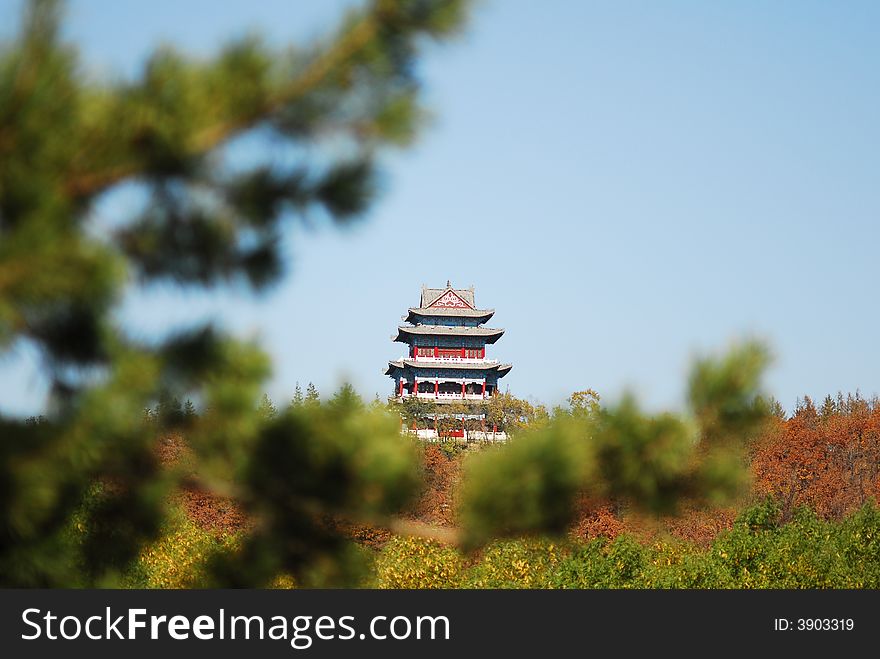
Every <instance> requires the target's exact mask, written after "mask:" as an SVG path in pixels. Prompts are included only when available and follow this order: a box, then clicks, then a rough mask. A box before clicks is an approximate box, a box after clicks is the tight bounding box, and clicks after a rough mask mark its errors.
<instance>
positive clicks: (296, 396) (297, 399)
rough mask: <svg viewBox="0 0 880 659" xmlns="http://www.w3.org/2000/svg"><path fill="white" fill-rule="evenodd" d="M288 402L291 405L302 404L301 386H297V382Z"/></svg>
mask: <svg viewBox="0 0 880 659" xmlns="http://www.w3.org/2000/svg"><path fill="white" fill-rule="evenodd" d="M290 404H291V405H292V406H293V407H299V406H300V405H302V404H303V392H302V387H300V386H299V382H297V383H296V389H294V390H293V398H292V399H291V401H290Z"/></svg>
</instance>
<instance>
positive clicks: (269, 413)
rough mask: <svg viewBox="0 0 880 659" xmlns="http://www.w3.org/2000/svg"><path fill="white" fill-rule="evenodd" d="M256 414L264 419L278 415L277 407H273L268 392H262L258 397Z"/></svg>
mask: <svg viewBox="0 0 880 659" xmlns="http://www.w3.org/2000/svg"><path fill="white" fill-rule="evenodd" d="M257 414H258V415H259V417H260V418H261V419H263V420H264V421H268V420H269V419H274V418H275V417H276V416H277V415H278V409H277V408H276V407H275V403H273V402H272V399H271V398H269V394H263V397H262V398H261V399H260V405H259V407H258V408H257Z"/></svg>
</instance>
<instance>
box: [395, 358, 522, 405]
mask: <svg viewBox="0 0 880 659" xmlns="http://www.w3.org/2000/svg"><path fill="white" fill-rule="evenodd" d="M438 361H439V360H424V361H420V360H413V359H401V360H397V361H392V362H388V369H387V370H386V371H385V374H386V375H390V376H391V377H392V378H393V379H394V394H395V395H396V396H397V398H399V399H403V398H412V397H415V398H419V399H425V400H430V401H434V402H437V403H453V402H461V401H480V400H485V399H488V398H490V397H491V396H493V395H495V394H496V393H497V392H498V380H499V379H500V378H502V377H504V376H505V375H507V373H508V371H510V369H511V366H510V364H500V363H499V362H496V361H488V360H484V361H461V362H460V363H457V364H451V363H448V362H447V363H442V364H441V363H438Z"/></svg>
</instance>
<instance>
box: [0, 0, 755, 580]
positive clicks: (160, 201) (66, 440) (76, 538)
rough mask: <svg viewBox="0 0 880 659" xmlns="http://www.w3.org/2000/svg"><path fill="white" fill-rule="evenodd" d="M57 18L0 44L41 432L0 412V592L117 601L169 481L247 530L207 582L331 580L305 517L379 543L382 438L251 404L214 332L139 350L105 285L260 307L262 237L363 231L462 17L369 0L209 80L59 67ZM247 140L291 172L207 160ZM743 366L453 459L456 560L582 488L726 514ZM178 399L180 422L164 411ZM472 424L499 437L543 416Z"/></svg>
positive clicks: (255, 395)
mask: <svg viewBox="0 0 880 659" xmlns="http://www.w3.org/2000/svg"><path fill="white" fill-rule="evenodd" d="M62 9H63V8H62V7H61V5H60V3H59V2H55V1H52V0H32V1H31V2H29V3H28V4H27V5H26V12H25V15H24V17H23V20H22V24H21V28H20V30H19V33H18V35H17V36H16V37H15V39H14V40H12V41H10V42H9V43H5V44H3V45H2V48H0V354H2V352H4V351H7V350H10V349H12V348H13V347H14V346H16V345H19V344H22V343H27V344H29V345H31V346H33V347H34V348H36V349H37V350H38V351H39V353H40V355H41V358H42V362H41V363H42V366H43V370H44V372H45V374H46V376H47V377H48V378H49V380H50V381H51V384H52V390H51V401H50V404H49V407H48V408H47V410H46V413H45V415H44V416H43V417H42V418H41V419H40V420H39V422H37V423H34V422H32V421H28V420H25V419H19V418H16V417H12V416H2V417H0V439H2V441H0V483H2V484H3V486H2V488H0V584H3V585H5V586H71V585H115V584H117V583H119V575H120V574H121V572H122V570H123V569H124V567H125V565H126V564H128V563H129V562H130V561H131V560H132V558H133V557H134V556H135V555H136V554H137V552H138V551H139V549H140V548H141V547H142V546H143V545H144V543H145V542H147V541H149V540H150V539H151V538H153V537H155V536H156V534H157V533H158V531H159V529H160V528H161V526H162V524H163V520H165V519H166V517H167V515H168V498H169V497H168V495H169V493H170V492H172V491H173V490H174V488H175V487H177V486H178V485H179V484H180V482H181V480H182V479H183V478H187V479H190V480H195V481H197V482H198V484H199V486H200V487H203V488H206V489H208V490H211V491H214V492H218V493H222V494H224V495H226V496H230V497H233V498H235V499H236V500H237V501H239V502H241V504H242V506H243V507H244V508H245V510H246V511H247V513H248V514H249V515H250V516H251V517H252V518H253V519H254V520H256V522H257V523H256V524H255V525H254V527H253V528H252V529H251V531H250V532H249V534H248V535H247V537H246V538H245V539H244V540H243V542H242V545H241V546H240V547H237V548H235V549H230V550H229V552H227V553H226V554H224V555H222V556H218V558H217V560H216V561H215V563H214V569H213V571H212V577H211V578H212V579H213V581H212V583H214V584H216V585H245V586H248V585H265V584H267V583H269V582H270V581H271V579H272V578H273V577H275V576H277V575H278V574H279V573H290V574H294V575H296V576H297V577H302V576H303V575H307V574H309V573H312V572H313V571H314V569H315V566H318V565H320V566H324V567H325V568H327V566H330V567H329V568H327V570H328V573H329V574H331V575H335V576H334V578H335V579H336V580H337V581H338V582H344V581H345V579H346V574H348V572H347V567H346V566H347V565H348V563H347V558H346V557H347V556H348V553H347V548H346V547H347V545H346V542H345V538H344V536H343V535H342V534H341V532H340V531H338V530H337V528H336V526H334V524H333V523H329V522H328V520H330V521H331V522H332V521H333V520H340V519H342V520H360V521H373V522H377V523H390V522H389V520H392V519H393V518H394V517H395V516H396V515H397V514H398V512H399V511H400V510H401V507H402V506H404V505H405V503H406V501H407V499H408V497H409V496H411V495H412V494H413V493H415V492H416V491H417V490H418V487H419V484H418V476H419V469H418V464H417V451H416V449H415V448H414V446H413V444H412V443H411V442H410V441H409V440H407V439H405V438H403V437H401V435H400V432H399V422H398V421H397V420H396V419H394V418H392V417H390V416H389V415H388V414H387V413H384V412H382V411H381V410H377V409H375V406H372V407H368V406H364V405H363V404H362V403H361V402H360V400H359V399H357V397H356V396H353V395H352V392H351V391H350V390H343V391H341V392H340V393H339V394H338V395H337V396H336V397H334V398H332V399H330V400H328V401H327V402H322V401H321V400H320V399H319V396H318V392H317V390H316V389H315V387H314V386H313V385H312V384H311V383H309V385H308V387H307V390H306V393H305V395H304V396H302V401H303V404H302V405H299V404H297V405H292V406H290V407H289V408H288V409H285V410H277V409H276V408H275V407H274V405H273V404H272V402H271V401H270V400H269V399H268V398H266V399H265V400H263V402H262V405H261V404H260V396H261V393H262V391H263V389H262V384H263V383H264V381H265V379H266V378H267V376H268V375H269V373H270V369H271V364H270V362H269V360H268V358H267V357H266V355H265V354H264V353H263V352H261V350H260V349H259V346H257V345H255V344H254V343H249V342H242V341H237V340H234V339H233V338H231V337H229V336H226V335H224V334H223V333H222V332H221V331H220V330H218V329H217V328H215V327H212V326H201V327H184V328H177V331H176V332H174V333H172V335H171V336H170V337H151V340H149V341H147V340H143V339H139V338H137V337H135V336H131V335H129V334H127V333H126V332H125V331H124V329H123V328H122V327H121V326H120V324H119V322H118V320H117V319H116V317H115V315H114V312H115V310H116V308H117V305H118V304H119V301H120V299H121V297H122V294H123V292H124V291H125V290H126V289H127V288H128V287H135V286H143V285H148V284H150V283H151V282H155V281H160V280H166V281H171V282H174V283H176V284H177V285H179V286H184V287H193V288H196V289H200V290H205V289H208V288H211V287H218V286H223V285H226V284H229V283H231V282H244V283H246V284H247V285H249V286H250V287H252V288H253V289H254V290H262V289H264V288H265V287H267V286H269V285H271V284H272V283H273V282H275V281H277V280H278V279H279V278H280V277H281V276H282V275H283V273H284V262H283V258H282V255H281V254H280V253H279V241H278V238H279V235H280V233H281V232H282V231H283V230H284V226H285V224H286V223H289V222H295V221H297V219H299V218H303V217H305V216H307V215H309V214H312V213H316V212H317V213H321V214H324V215H326V216H328V217H329V218H331V219H332V221H334V222H336V223H339V224H342V223H345V222H349V221H351V220H352V219H353V218H355V217H357V216H359V215H361V214H363V212H364V211H365V210H366V209H367V208H368V207H369V205H370V203H371V202H372V201H373V200H374V197H375V190H376V185H375V181H376V162H377V155H378V154H379V153H380V152H381V150H382V149H383V148H385V147H391V146H394V147H399V146H405V145H407V144H408V143H409V142H410V141H411V140H412V138H413V137H414V135H415V132H416V129H417V127H418V125H419V117H420V108H419V104H418V97H419V80H418V76H417V72H418V66H417V65H418V60H419V53H420V49H421V48H422V47H423V45H424V44H425V43H426V42H427V41H428V40H431V39H434V40H437V39H440V40H442V39H446V38H447V37H449V36H451V35H453V34H454V33H455V32H456V31H457V30H458V29H459V28H460V27H461V26H462V25H463V23H464V19H465V14H466V10H467V3H465V2H461V1H456V0H397V1H391V0H374V1H373V2H370V3H367V4H366V6H365V7H363V8H362V9H359V10H356V11H352V12H350V13H349V14H347V15H346V16H345V17H344V18H343V19H342V21H341V23H340V27H339V29H338V30H337V31H336V32H335V33H333V34H332V35H330V36H329V37H327V38H326V39H324V40H323V41H320V42H318V43H317V44H313V45H310V46H306V47H300V48H293V49H287V50H283V51H276V50H273V49H271V48H269V47H268V46H266V45H265V44H264V43H262V42H261V41H259V40H257V39H254V38H249V39H246V40H242V41H238V42H235V43H232V44H230V45H228V46H226V47H225V48H223V49H222V50H221V51H220V52H219V53H218V54H217V55H216V56H215V57H213V58H211V59H207V60H196V59H193V58H190V57H187V56H185V55H184V54H182V53H180V52H178V51H176V50H174V49H171V48H162V49H159V50H158V51H156V52H155V53H154V54H153V55H152V56H151V57H150V58H149V59H148V61H147V62H146V64H145V66H144V68H143V73H142V74H141V75H140V76H138V77H137V78H135V79H132V80H124V81H106V80H100V79H96V78H95V77H94V76H92V75H89V74H88V73H87V72H86V71H84V70H83V67H82V65H81V64H80V62H79V60H78V55H77V50H76V48H75V46H74V45H73V44H69V43H66V42H65V41H64V40H63V39H62V36H61V34H62V30H61V21H62V17H63V11H62ZM251 131H261V133H262V134H263V135H265V136H268V139H272V140H275V141H277V142H280V143H282V144H285V145H288V146H290V147H292V148H293V147H296V153H297V154H299V156H298V157H297V158H294V159H293V161H292V162H291V161H289V160H287V159H284V160H282V161H276V160H273V159H271V158H270V157H268V156H267V157H266V159H265V160H264V161H263V162H259V163H256V164H252V165H249V166H243V165H242V164H241V163H237V162H229V153H228V151H227V149H226V148H225V147H226V146H227V145H228V144H229V142H230V141H231V140H232V139H234V138H235V137H237V136H240V135H242V134H244V133H248V132H251ZM304 147H307V148H304ZM331 147H332V148H331ZM131 182H133V183H136V184H137V185H139V186H141V187H142V188H143V189H144V190H145V191H146V192H147V193H148V194H149V202H148V203H147V204H145V205H144V207H143V208H142V209H140V210H139V211H134V212H132V213H131V215H130V216H126V217H118V218H113V219H114V222H113V225H114V227H115V228H114V229H113V230H112V231H110V232H108V231H99V230H96V226H95V222H96V220H95V217H94V214H93V213H92V211H93V209H94V207H95V204H96V203H97V202H98V201H99V200H100V199H101V197H102V195H104V194H105V193H107V192H108V191H110V190H112V189H114V188H115V187H116V186H119V185H122V184H124V183H131ZM765 362H766V354H765V352H764V351H763V350H762V349H761V348H760V347H759V346H754V345H751V344H748V345H744V346H740V347H738V348H735V349H734V350H733V351H732V352H730V353H729V354H728V355H727V356H723V357H721V358H718V359H706V360H703V361H700V362H698V363H697V365H696V367H695V369H694V371H693V374H692V377H691V380H690V385H689V387H690V388H689V398H688V404H689V406H688V410H687V411H686V412H685V413H683V414H672V413H664V414H649V413H645V412H643V411H642V410H641V409H640V407H639V405H638V404H637V402H636V401H635V400H634V399H633V398H632V397H627V398H624V399H623V400H622V401H620V402H619V403H617V404H616V405H614V406H611V407H607V408H602V409H601V410H596V409H594V407H593V406H592V401H590V400H587V399H583V397H579V398H578V402H577V405H575V403H574V402H573V403H572V406H573V408H576V409H577V410H578V411H580V410H581V408H582V407H583V408H584V411H589V413H588V414H581V413H580V412H578V413H576V414H571V415H568V418H559V419H554V420H553V421H547V422H546V423H543V422H542V423H541V424H537V425H539V426H541V427H538V428H535V429H534V430H531V431H528V432H523V433H521V435H520V436H519V437H518V438H517V439H516V440H515V441H513V442H511V443H510V445H509V446H506V447H502V448H498V449H496V450H487V451H484V452H482V453H481V454H479V455H477V456H475V458H474V459H473V461H472V464H470V465H469V469H468V475H469V480H468V482H467V483H466V486H465V489H464V491H463V494H462V513H461V520H462V533H461V540H462V542H464V543H465V544H466V545H470V546H475V545H477V544H479V543H481V542H484V541H486V540H487V539H488V538H491V537H493V536H496V535H505V534H519V533H532V532H539V531H556V530H559V529H560V528H562V526H563V525H564V524H565V523H566V521H567V520H569V519H570V518H571V515H572V511H573V505H574V498H575V496H576V495H577V493H578V492H581V491H584V490H596V491H601V492H605V493H610V494H612V495H614V496H620V497H629V498H631V499H632V500H633V501H634V502H636V503H637V504H638V505H641V506H644V507H646V508H648V509H657V510H661V509H662V510H668V509H671V508H672V507H673V506H674V505H675V503H676V502H677V501H678V500H679V499H681V498H685V497H693V498H707V499H712V500H714V499H717V498H720V497H722V496H724V495H726V494H729V493H730V492H732V491H733V490H734V489H735V488H736V486H737V485H738V483H739V482H740V479H741V475H742V470H741V469H740V468H739V466H738V462H737V451H738V449H739V447H740V446H741V444H742V442H743V440H744V439H746V438H748V436H749V433H750V432H751V431H752V430H753V428H754V427H755V425H756V424H757V423H759V422H760V421H761V419H762V417H763V413H764V409H763V405H762V404H761V401H762V400H763V399H762V398H761V397H760V375H761V371H762V368H763V366H764V364H765ZM295 397H296V399H297V400H299V399H300V396H295ZM181 400H190V401H197V403H198V406H199V410H200V411H199V414H198V415H194V414H192V413H191V410H190V409H189V408H187V410H189V413H182V414H178V413H179V412H181V410H179V409H178V408H179V401H181ZM174 401H178V402H177V403H174ZM581 403H583V405H581ZM157 404H158V405H159V407H160V408H161V409H162V410H164V411H165V412H167V414H166V416H167V417H168V418H173V419H176V418H177V416H180V415H182V416H184V417H186V418H187V419H188V421H187V428H186V439H187V443H188V444H189V446H190V447H191V449H192V451H193V452H194V454H195V464H196V465H197V468H196V469H195V472H194V473H188V474H182V473H181V472H180V471H178V470H174V469H166V468H163V467H162V466H161V465H160V464H159V462H158V460H157V457H156V443H157V428H156V426H155V425H154V424H149V423H144V420H143V416H144V414H143V411H144V410H145V409H151V408H153V407H154V406H156V405H157ZM409 412H411V413H413V414H415V413H418V412H419V411H418V410H410V411H409ZM496 412H497V414H498V415H501V416H502V417H504V415H507V417H506V418H505V419H504V420H505V422H506V423H509V424H516V423H522V424H525V422H526V421H527V420H529V419H531V418H535V417H536V416H540V417H541V418H544V417H546V416H547V415H546V412H543V411H540V412H536V410H535V409H534V408H531V406H529V407H528V408H527V407H522V408H521V409H517V410H513V411H510V410H505V408H504V407H503V406H501V407H500V408H499V410H497V411H493V412H492V413H493V414H495V413H496ZM82 529H85V530H84V531H82Z"/></svg>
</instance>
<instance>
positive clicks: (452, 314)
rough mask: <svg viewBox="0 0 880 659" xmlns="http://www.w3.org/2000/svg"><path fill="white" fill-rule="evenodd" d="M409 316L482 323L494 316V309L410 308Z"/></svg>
mask: <svg viewBox="0 0 880 659" xmlns="http://www.w3.org/2000/svg"><path fill="white" fill-rule="evenodd" d="M407 311H408V313H407V318H408V317H409V316H437V317H444V318H482V319H483V322H486V321H487V320H489V319H490V318H491V317H492V316H494V315H495V309H448V308H446V307H410V308H409V309H408V310H407Z"/></svg>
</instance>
